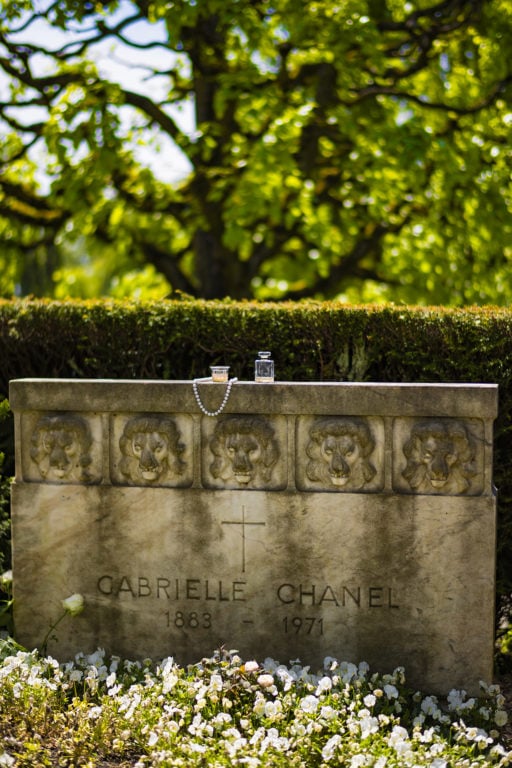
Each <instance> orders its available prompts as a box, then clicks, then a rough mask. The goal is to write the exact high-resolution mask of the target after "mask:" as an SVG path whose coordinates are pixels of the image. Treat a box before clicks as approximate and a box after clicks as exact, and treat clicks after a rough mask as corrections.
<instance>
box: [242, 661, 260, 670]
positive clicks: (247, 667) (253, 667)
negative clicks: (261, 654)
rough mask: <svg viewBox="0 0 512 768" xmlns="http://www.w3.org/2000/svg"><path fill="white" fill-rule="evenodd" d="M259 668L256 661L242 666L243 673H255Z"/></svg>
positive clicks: (247, 662)
mask: <svg viewBox="0 0 512 768" xmlns="http://www.w3.org/2000/svg"><path fill="white" fill-rule="evenodd" d="M259 668H260V665H259V664H258V662H257V661H246V662H245V664H244V670H245V672H256V671H257V670H258V669H259Z"/></svg>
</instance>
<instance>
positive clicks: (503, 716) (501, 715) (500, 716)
mask: <svg viewBox="0 0 512 768" xmlns="http://www.w3.org/2000/svg"><path fill="white" fill-rule="evenodd" d="M494 722H495V723H496V725H497V726H498V727H499V728H502V727H503V726H504V725H506V724H507V723H508V715H507V713H506V712H505V710H504V709H497V710H496V712H495V713H494Z"/></svg>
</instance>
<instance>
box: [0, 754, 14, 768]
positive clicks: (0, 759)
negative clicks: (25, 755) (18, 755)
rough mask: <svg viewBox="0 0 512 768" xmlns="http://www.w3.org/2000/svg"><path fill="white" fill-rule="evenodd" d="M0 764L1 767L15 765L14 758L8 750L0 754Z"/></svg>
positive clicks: (5, 767) (9, 767) (7, 767)
mask: <svg viewBox="0 0 512 768" xmlns="http://www.w3.org/2000/svg"><path fill="white" fill-rule="evenodd" d="M0 765H1V766H2V768H11V766H13V765H16V760H15V759H14V757H13V756H12V755H10V754H9V753H8V752H4V753H3V754H1V755H0Z"/></svg>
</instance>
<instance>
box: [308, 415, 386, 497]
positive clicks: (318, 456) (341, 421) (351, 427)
mask: <svg viewBox="0 0 512 768" xmlns="http://www.w3.org/2000/svg"><path fill="white" fill-rule="evenodd" d="M309 437H310V440H309V443H308V445H307V448H306V453H307V455H308V456H309V458H310V459H311V461H309V462H308V464H307V467H306V475H307V477H308V478H309V480H311V481H313V482H321V483H323V484H324V485H327V486H331V487H332V488H333V489H339V490H341V489H343V490H357V489H359V488H362V487H363V486H364V485H365V484H366V483H368V482H369V481H370V480H372V479H373V477H374V476H375V474H376V470H375V467H374V466H373V465H372V464H371V463H370V461H369V458H368V457H369V456H370V454H371V453H372V452H373V450H374V448H375V440H374V438H373V436H372V433H371V431H370V428H369V426H368V424H367V423H366V422H365V421H363V420H362V419H352V418H334V417H330V418H324V419H319V420H318V421H316V422H315V423H314V424H313V426H312V427H311V429H310V431H309Z"/></svg>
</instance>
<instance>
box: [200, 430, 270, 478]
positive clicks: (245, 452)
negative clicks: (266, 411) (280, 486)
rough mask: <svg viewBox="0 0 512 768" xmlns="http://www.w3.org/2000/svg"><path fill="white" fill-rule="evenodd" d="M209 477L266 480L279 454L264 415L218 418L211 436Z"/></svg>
mask: <svg viewBox="0 0 512 768" xmlns="http://www.w3.org/2000/svg"><path fill="white" fill-rule="evenodd" d="M210 448H211V451H212V453H213V455H214V456H215V459H214V461H213V462H212V463H211V465H210V472H211V474H212V477H214V478H216V479H220V480H224V481H225V482H226V481H229V480H232V479H234V480H235V481H236V483H238V485H239V486H245V487H247V486H249V485H254V484H259V483H266V482H268V481H269V480H270V477H271V475H272V469H273V467H274V465H275V463H276V461H277V459H278V457H279V450H278V447H277V440H276V439H275V436H274V430H273V429H272V427H271V426H270V424H269V423H268V422H267V421H265V420H264V419H261V418H258V417H243V416H234V417H228V418H226V419H223V420H222V421H220V422H219V423H218V425H217V427H216V428H215V432H214V433H213V436H212V438H211V440H210Z"/></svg>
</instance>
